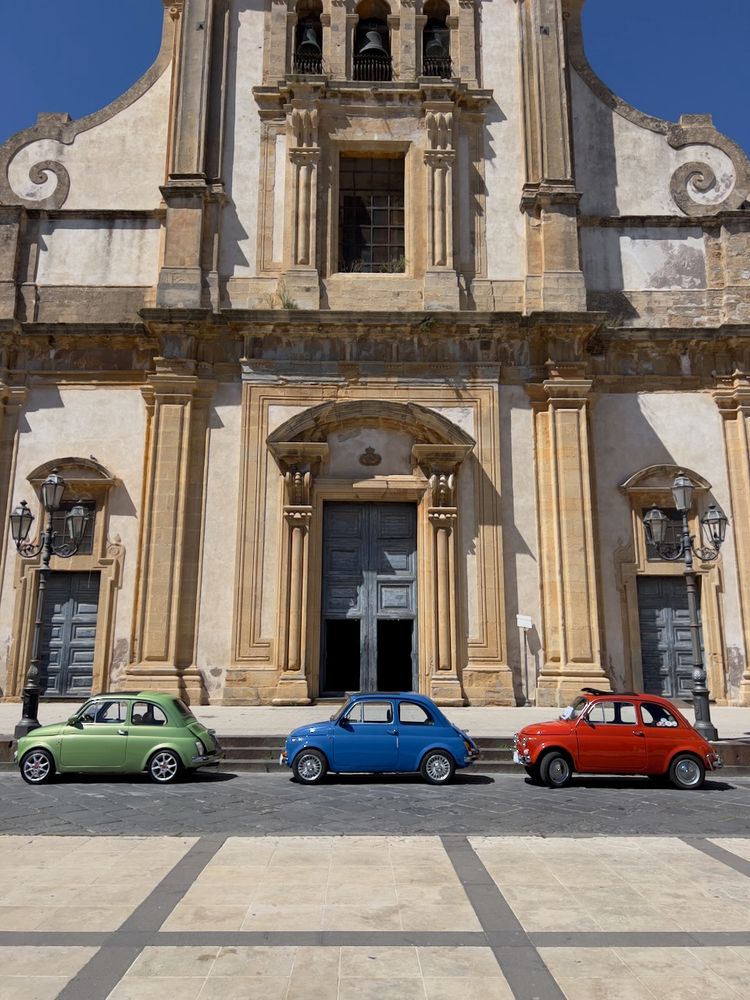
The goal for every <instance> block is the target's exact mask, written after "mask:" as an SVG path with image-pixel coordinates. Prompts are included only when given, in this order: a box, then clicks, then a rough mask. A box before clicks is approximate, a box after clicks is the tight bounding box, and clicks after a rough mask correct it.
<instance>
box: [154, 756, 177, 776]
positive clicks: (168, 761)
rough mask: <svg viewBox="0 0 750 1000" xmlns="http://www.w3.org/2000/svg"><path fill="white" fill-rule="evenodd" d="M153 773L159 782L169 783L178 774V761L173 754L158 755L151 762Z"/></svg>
mask: <svg viewBox="0 0 750 1000" xmlns="http://www.w3.org/2000/svg"><path fill="white" fill-rule="evenodd" d="M151 773H152V774H153V776H154V777H155V778H156V780H157V781H169V780H170V778H174V776H175V775H176V774H177V761H176V760H175V758H174V756H173V755H172V754H171V753H158V754H157V755H156V756H155V757H154V759H153V760H152V761H151Z"/></svg>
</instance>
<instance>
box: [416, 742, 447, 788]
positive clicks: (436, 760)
mask: <svg viewBox="0 0 750 1000" xmlns="http://www.w3.org/2000/svg"><path fill="white" fill-rule="evenodd" d="M419 770H420V773H421V775H422V777H423V778H424V780H425V781H426V782H427V783H428V784H429V785H447V784H448V782H449V781H452V780H453V775H454V774H455V773H456V764H455V761H454V760H453V758H452V757H451V755H450V754H449V753H448V752H447V751H446V750H431V751H430V752H429V753H428V754H425V757H424V760H423V761H422V764H421V766H420V768H419Z"/></svg>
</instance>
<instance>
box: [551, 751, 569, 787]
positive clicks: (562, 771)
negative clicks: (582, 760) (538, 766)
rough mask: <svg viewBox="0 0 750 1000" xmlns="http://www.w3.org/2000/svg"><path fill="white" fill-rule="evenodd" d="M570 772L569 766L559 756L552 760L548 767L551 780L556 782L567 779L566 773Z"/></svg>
mask: <svg viewBox="0 0 750 1000" xmlns="http://www.w3.org/2000/svg"><path fill="white" fill-rule="evenodd" d="M569 774H570V768H569V767H568V765H567V764H566V762H565V761H564V760H561V759H560V758H559V757H558V759H557V760H553V761H552V763H551V764H550V768H549V776H550V779H551V780H552V781H554V782H555V783H556V784H557V783H558V782H561V781H567V779H568V775H569Z"/></svg>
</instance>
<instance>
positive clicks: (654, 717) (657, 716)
mask: <svg viewBox="0 0 750 1000" xmlns="http://www.w3.org/2000/svg"><path fill="white" fill-rule="evenodd" d="M641 715H642V716H643V725H644V726H658V727H659V728H660V729H663V728H667V729H676V728H677V726H678V725H679V723H678V722H677V719H675V717H674V716H673V715H672V713H671V712H670V711H669V709H667V708H664V706H663V705H657V704H656V703H655V702H650V701H642V702H641Z"/></svg>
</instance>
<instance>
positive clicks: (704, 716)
mask: <svg viewBox="0 0 750 1000" xmlns="http://www.w3.org/2000/svg"><path fill="white" fill-rule="evenodd" d="M694 489H695V487H694V485H693V483H692V481H691V480H690V479H689V478H688V477H687V476H686V475H684V474H683V473H682V472H679V473H678V474H677V477H676V479H675V481H674V483H673V484H672V497H673V498H674V505H675V507H676V508H677V510H678V511H679V512H680V514H681V515H682V530H681V532H680V540H679V542H673V541H667V539H666V537H665V533H666V527H667V524H668V522H669V518H668V517H667V515H666V514H665V513H664V511H663V510H659V508H658V507H652V508H651V510H649V511H648V512H647V513H646V514H645V516H644V518H643V525H644V528H645V531H646V539H647V541H648V542H649V543H650V544H651V545H653V546H654V548H655V549H656V553H657V555H658V556H659V558H660V559H665V560H667V561H669V562H676V561H677V560H678V559H684V561H685V586H686V589H687V598H688V614H689V616H690V642H691V645H692V652H693V708H694V710H695V728H696V729H697V730H698V732H699V733H700V734H701V736H703V737H705V739H707V740H716V739H718V738H719V734H718V733H717V731H716V728H715V726H714V725H713V724H712V722H711V709H710V706H709V701H708V688H707V687H706V671H705V668H704V666H703V653H702V651H701V637H700V624H699V622H698V584H697V580H696V574H695V570H694V569H693V554H695V555H696V556H697V557H698V558H699V559H700V560H701V561H702V562H713V561H714V559H717V558H718V555H719V549H720V548H721V545H722V542H723V541H724V536H725V535H726V531H727V517H726V515H725V514H724V512H723V511H722V510H721V508H720V507H716V506H715V505H714V504H711V506H710V507H709V508H708V510H707V511H706V513H705V514H704V515H703V517H702V518H701V520H700V524H701V541H702V542H703V545H696V544H695V539H694V538H693V537H692V535H691V534H690V525H689V524H688V514H689V512H690V508H691V507H692V504H693V490H694Z"/></svg>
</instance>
